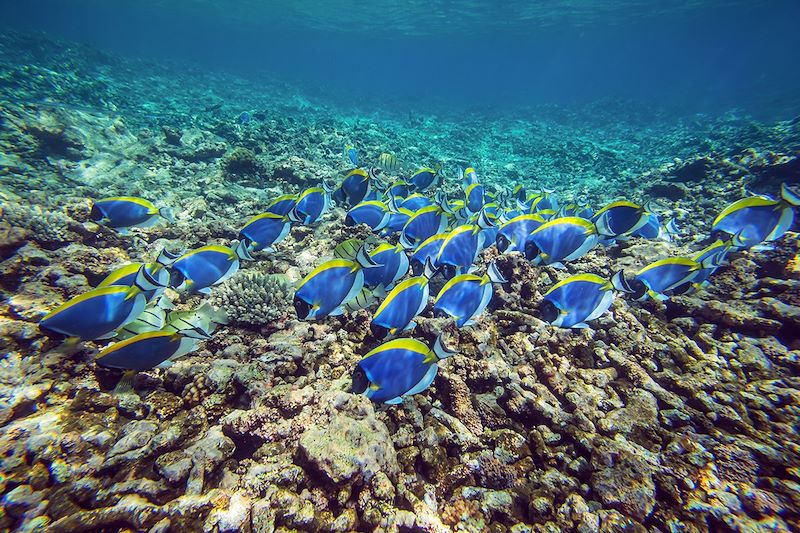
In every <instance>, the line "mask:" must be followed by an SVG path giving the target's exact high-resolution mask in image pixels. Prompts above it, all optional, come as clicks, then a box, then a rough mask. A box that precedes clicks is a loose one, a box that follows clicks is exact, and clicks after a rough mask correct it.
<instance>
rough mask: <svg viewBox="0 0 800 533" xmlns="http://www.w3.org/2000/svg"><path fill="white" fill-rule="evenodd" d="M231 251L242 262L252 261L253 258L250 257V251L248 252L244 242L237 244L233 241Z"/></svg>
mask: <svg viewBox="0 0 800 533" xmlns="http://www.w3.org/2000/svg"><path fill="white" fill-rule="evenodd" d="M231 250H233V251H234V253H235V254H236V257H238V258H239V259H241V260H242V261H254V259H253V256H252V255H250V250H248V246H247V241H246V240H242V241H238V242H236V241H235V242H234V243H233V245H232V246H231Z"/></svg>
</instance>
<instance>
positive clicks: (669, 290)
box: [40, 145, 800, 404]
mask: <svg viewBox="0 0 800 533" xmlns="http://www.w3.org/2000/svg"><path fill="white" fill-rule="evenodd" d="M343 155H344V159H345V161H346V163H348V164H349V165H351V166H352V167H353V168H352V169H350V170H349V171H347V173H346V174H345V176H344V177H343V178H342V179H341V180H338V182H337V183H335V184H331V183H327V182H325V183H322V184H320V186H319V187H312V188H308V189H306V190H303V191H300V192H299V193H298V194H287V195H282V196H279V197H277V198H275V199H273V200H272V201H271V202H270V203H269V204H268V205H266V206H265V209H264V212H263V213H259V214H256V215H254V216H252V217H251V218H250V219H249V220H247V221H246V222H245V223H244V225H243V226H242V228H241V230H240V232H239V237H238V239H237V240H236V241H234V242H233V244H232V245H231V246H222V245H216V244H210V245H206V246H202V247H200V248H197V249H194V250H188V251H182V252H179V253H172V252H170V251H168V250H161V251H160V252H159V253H158V254H157V257H156V259H155V260H154V261H153V262H151V263H141V264H139V263H132V264H129V265H125V266H122V267H120V268H119V269H117V270H115V271H113V272H110V273H109V274H108V275H107V277H106V278H105V279H104V280H103V281H102V282H101V283H100V284H99V285H98V286H97V288H95V289H92V290H90V291H88V292H86V293H84V294H80V295H78V296H76V297H74V298H72V299H71V300H69V301H67V302H66V303H64V304H63V305H61V306H59V307H57V308H56V309H54V310H52V311H50V312H49V313H48V314H46V315H45V316H44V317H43V318H42V319H41V322H40V328H41V330H42V331H43V332H44V333H46V334H48V335H50V336H55V337H64V338H66V339H67V341H68V342H77V341H83V340H104V339H112V338H113V339H115V340H116V341H117V342H114V343H113V344H111V345H110V346H108V347H106V348H104V349H102V350H101V351H100V352H99V353H98V355H97V359H96V363H97V364H98V365H100V366H102V367H107V368H113V369H119V370H122V371H124V372H125V373H126V374H127V375H128V376H130V375H131V374H132V373H135V372H139V371H144V370H148V369H152V368H155V367H164V366H168V365H169V364H171V362H172V361H173V360H174V359H175V358H177V357H180V356H182V355H185V354H187V353H190V352H192V351H194V350H196V349H197V348H198V346H199V343H200V342H201V341H203V340H206V339H209V338H211V336H212V335H213V334H214V331H215V330H216V328H217V327H219V326H220V325H222V324H226V323H227V318H226V316H225V312H224V310H218V309H214V308H213V307H212V306H211V305H210V304H208V303H207V302H206V303H204V304H203V305H201V306H200V307H199V308H197V309H195V310H190V311H176V310H175V309H174V307H173V305H172V303H171V302H170V301H169V300H168V299H167V298H166V297H165V296H164V294H163V293H164V290H165V289H166V288H167V287H170V288H172V289H174V290H176V291H180V292H193V293H199V294H209V293H211V291H212V290H213V288H214V287H215V286H218V285H219V284H221V283H224V282H225V280H227V279H229V278H230V277H231V276H233V275H234V274H235V273H236V272H237V271H238V270H239V268H240V263H241V261H253V260H255V258H256V256H257V255H258V254H265V253H271V252H273V251H274V247H275V246H276V245H277V244H279V243H280V242H281V241H282V240H283V239H284V238H286V236H287V235H288V234H289V232H290V230H291V227H292V226H293V225H315V224H318V223H319V222H320V221H321V219H322V218H323V216H324V215H325V214H326V213H327V212H328V211H329V210H330V208H331V205H332V204H333V203H334V202H335V203H336V204H337V205H339V206H341V207H344V208H345V209H346V214H345V217H344V223H345V225H348V226H356V225H364V226H366V227H368V228H369V229H370V231H371V232H373V233H374V238H370V239H366V240H358V239H349V240H347V241H344V242H342V243H339V244H338V245H337V246H336V247H335V249H334V250H333V251H332V255H333V258H332V259H330V260H329V261H326V262H324V263H323V264H321V265H319V266H318V267H316V268H315V269H313V270H312V271H311V272H310V273H308V275H306V276H305V278H303V279H302V280H301V281H300V282H299V283H298V284H297V286H296V290H295V292H294V298H293V307H294V310H295V312H296V314H297V316H298V318H300V319H303V320H321V319H324V318H325V317H329V316H337V315H341V314H343V313H346V312H348V311H349V312H353V311H357V310H360V309H372V308H374V311H372V318H371V321H370V332H371V334H372V336H373V337H374V338H375V339H377V340H381V341H384V340H385V342H384V343H383V344H381V345H379V346H378V347H376V348H375V349H373V350H371V351H370V352H369V353H367V354H366V355H365V356H364V357H363V359H361V361H360V362H359V363H358V364H357V365H356V368H355V369H354V370H353V374H352V388H351V391H352V392H354V393H357V394H363V395H365V396H367V397H368V398H370V399H371V400H372V401H374V402H378V403H386V404H398V403H401V402H402V401H403V398H404V397H407V396H410V395H414V394H418V393H420V392H423V391H424V390H426V389H427V388H428V387H429V386H430V385H431V383H432V382H433V380H434V378H435V377H436V373H437V371H438V364H439V362H440V361H442V360H444V359H446V358H447V357H450V356H452V355H453V354H454V353H455V352H454V351H453V350H451V349H450V348H448V347H447V346H446V344H445V342H444V340H443V338H442V336H441V335H439V336H438V337H437V338H436V340H435V342H434V344H433V346H432V347H429V346H428V345H426V344H425V343H423V342H421V341H418V340H415V339H413V338H406V337H402V335H405V334H411V333H412V332H413V331H414V328H415V326H416V322H415V318H416V317H417V316H419V315H421V314H422V313H423V312H425V310H426V309H427V308H428V307H429V306H431V307H432V312H433V314H434V316H436V317H445V318H447V319H449V320H452V321H453V323H454V324H455V325H456V326H457V327H459V328H463V327H469V326H471V325H473V324H475V323H476V321H477V320H479V318H480V316H481V315H482V314H483V313H484V311H485V310H486V308H487V306H488V305H489V304H490V302H491V300H492V298H493V296H494V292H495V287H496V286H498V285H499V286H503V287H506V288H508V287H509V280H508V279H506V278H505V277H504V275H503V274H502V273H501V272H500V269H498V267H497V265H496V264H495V263H494V262H490V263H489V264H488V265H487V266H486V268H485V271H484V272H483V273H482V274H481V273H476V271H477V270H478V268H477V266H476V262H477V260H478V258H479V256H480V254H481V252H482V251H483V250H485V249H487V248H489V247H491V246H495V247H496V248H497V251H498V252H499V253H501V254H508V253H518V254H522V255H524V257H525V258H526V259H527V260H529V261H530V262H532V263H533V264H535V265H549V266H551V267H554V268H558V269H563V268H565V266H564V264H565V263H569V262H572V261H575V260H577V259H579V258H581V257H583V256H584V255H586V254H587V253H588V252H589V251H590V250H592V249H593V248H595V247H597V246H608V245H610V244H612V243H614V242H616V241H619V240H624V239H627V238H629V237H641V238H645V239H662V240H671V239H672V237H673V236H674V235H676V234H678V229H677V227H676V225H675V223H674V222H673V221H667V222H662V220H660V218H659V215H658V214H657V213H655V212H654V210H653V209H652V208H651V206H649V205H640V204H636V203H634V202H631V201H627V200H619V201H614V202H612V203H610V204H608V205H606V206H603V207H601V208H600V209H598V210H597V211H593V210H592V209H591V208H590V207H589V206H585V205H577V204H574V203H562V202H561V201H560V199H559V198H558V197H557V196H556V194H555V192H554V191H550V190H540V191H527V190H526V189H525V187H524V186H523V185H517V186H515V187H514V188H513V189H509V190H496V191H494V192H492V191H490V190H488V188H487V187H486V186H484V184H482V183H481V182H480V180H479V178H478V173H477V171H476V170H475V168H474V167H467V168H466V169H461V168H459V169H457V174H458V176H457V179H458V180H459V181H460V185H461V187H460V188H461V190H462V194H461V195H460V196H459V197H458V198H449V197H448V196H447V195H445V194H444V193H443V192H442V190H441V185H442V184H443V183H444V180H445V178H444V174H443V172H442V167H441V166H440V165H434V166H431V167H422V168H418V169H417V170H415V171H414V172H410V173H407V174H406V176H407V177H405V178H404V177H402V176H401V175H400V174H401V173H402V172H401V165H400V163H399V162H398V160H397V158H396V157H395V156H394V155H392V154H390V153H388V152H384V153H382V154H380V156H379V157H378V158H377V160H376V162H377V165H376V166H374V167H370V168H366V169H365V168H361V167H359V154H358V151H357V150H356V148H354V147H353V146H352V145H346V146H345V147H344V154H343ZM434 188H435V189H437V192H436V193H435V194H431V193H430V191H431V190H432V189H434ZM797 206H800V196H799V195H798V194H797V193H796V192H794V191H792V190H790V189H789V188H788V187H786V186H785V185H783V186H782V187H781V194H780V197H779V198H777V199H773V198H770V197H768V196H763V195H751V196H749V197H746V198H742V199H740V200H738V201H736V202H734V203H733V204H731V205H729V206H727V207H726V208H725V209H723V210H722V211H721V212H720V213H719V215H718V216H717V217H716V219H715V220H714V221H713V223H712V224H711V228H710V233H709V241H710V242H711V243H710V244H709V245H708V246H707V247H706V248H704V249H702V250H699V251H697V252H695V253H694V254H692V255H691V256H687V257H668V258H663V259H659V260H657V261H655V262H653V263H651V264H649V265H647V266H645V267H644V268H642V269H641V270H639V271H638V272H636V273H634V274H630V273H624V272H622V271H617V272H611V271H609V274H608V276H607V277H602V276H599V275H596V274H593V273H579V274H576V275H573V276H570V277H568V278H566V279H564V280H562V281H559V282H558V283H556V284H555V285H553V286H552V287H550V288H549V290H547V292H546V293H545V294H544V297H543V299H542V301H541V302H540V304H539V313H540V318H541V319H542V320H544V321H545V322H547V323H549V324H551V325H552V326H554V327H561V328H586V327H589V323H590V322H592V321H593V320H596V319H597V318H599V317H600V316H601V315H603V314H604V313H606V312H607V311H608V310H609V309H610V307H611V305H612V303H613V301H614V298H615V297H616V296H617V295H619V294H625V295H628V296H629V297H630V298H631V299H632V300H636V301H641V300H646V299H648V298H653V299H658V300H665V299H668V298H669V297H670V296H672V295H676V294H686V293H689V292H691V291H696V290H698V289H700V288H702V287H703V286H705V285H706V284H708V283H709V282H710V281H709V280H710V277H711V276H712V274H713V273H714V271H715V270H716V269H718V268H719V267H720V266H721V265H722V264H724V262H725V261H726V258H727V256H728V255H729V254H730V253H732V252H736V251H740V250H759V249H764V248H765V247H768V246H770V243H771V242H772V241H775V240H777V239H779V238H781V237H782V236H783V235H784V234H786V233H787V232H788V231H789V229H790V228H791V227H792V225H793V223H794V210H795V208H796V207H797ZM90 218H91V219H92V220H94V221H95V222H97V223H98V224H102V225H104V226H106V227H108V228H112V229H114V230H116V231H118V232H120V233H122V234H125V233H127V232H128V230H129V229H131V228H147V227H150V226H152V225H154V224H156V223H158V221H159V220H165V221H167V222H168V223H174V215H173V213H172V210H171V209H170V208H167V207H161V208H159V207H156V206H155V205H154V204H153V203H151V202H149V201H147V200H144V199H142V198H135V197H114V198H104V199H100V200H96V201H94V203H93V206H92V209H91V214H90ZM437 276H441V277H442V278H444V279H443V281H444V284H443V286H442V287H441V289H439V290H438V293H437V294H436V295H435V296H434V295H432V294H431V281H432V280H434V279H435V278H436V277H437ZM431 296H433V299H432V305H431ZM386 339H389V340H386Z"/></svg>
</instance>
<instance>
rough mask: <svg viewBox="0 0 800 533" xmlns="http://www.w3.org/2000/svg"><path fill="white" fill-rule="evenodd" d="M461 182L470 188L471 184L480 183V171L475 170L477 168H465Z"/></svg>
mask: <svg viewBox="0 0 800 533" xmlns="http://www.w3.org/2000/svg"><path fill="white" fill-rule="evenodd" d="M461 183H462V184H463V185H464V188H465V189H468V188H469V186H470V185H474V184H476V183H478V173H477V172H475V168H473V167H467V169H466V170H464V172H463V174H462V177H461Z"/></svg>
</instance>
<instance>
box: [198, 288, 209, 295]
mask: <svg viewBox="0 0 800 533" xmlns="http://www.w3.org/2000/svg"><path fill="white" fill-rule="evenodd" d="M197 292H199V293H200V294H206V295H208V294H211V287H203V288H202V289H197Z"/></svg>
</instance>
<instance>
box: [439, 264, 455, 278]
mask: <svg viewBox="0 0 800 533" xmlns="http://www.w3.org/2000/svg"><path fill="white" fill-rule="evenodd" d="M442 273H443V274H444V277H445V279H453V278H454V277H455V275H456V267H454V266H453V265H445V266H444V268H443V269H442Z"/></svg>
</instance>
